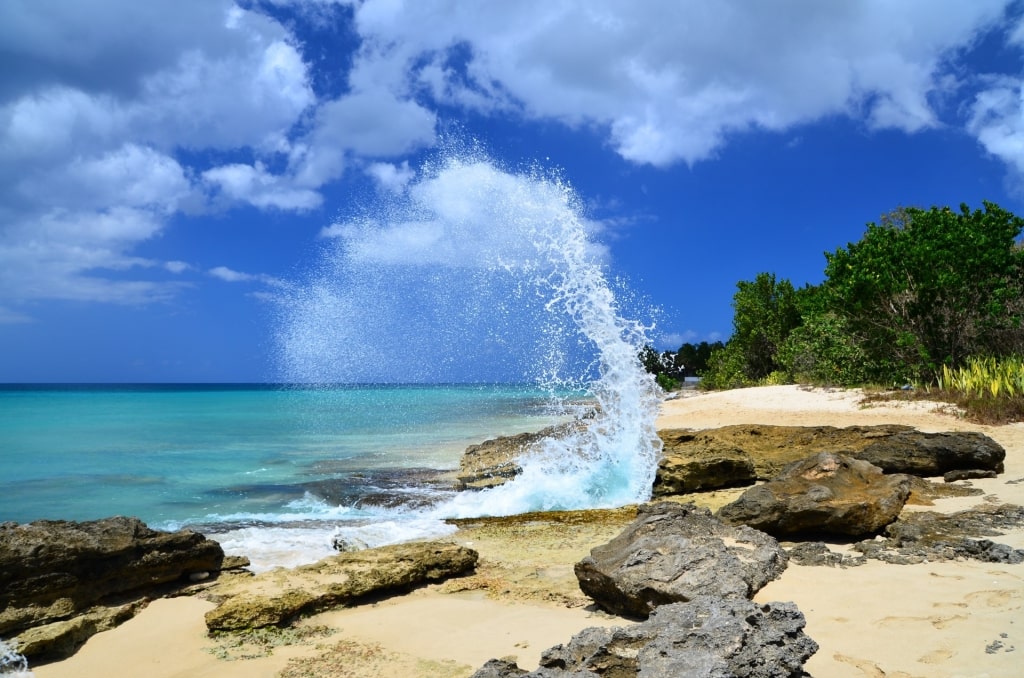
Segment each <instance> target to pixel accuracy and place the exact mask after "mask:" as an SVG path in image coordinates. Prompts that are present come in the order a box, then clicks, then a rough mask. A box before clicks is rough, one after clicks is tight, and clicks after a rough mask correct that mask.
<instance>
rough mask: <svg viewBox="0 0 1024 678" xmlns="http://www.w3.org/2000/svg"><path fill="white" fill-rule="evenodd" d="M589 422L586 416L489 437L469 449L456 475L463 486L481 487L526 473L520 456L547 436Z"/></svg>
mask: <svg viewBox="0 0 1024 678" xmlns="http://www.w3.org/2000/svg"><path fill="white" fill-rule="evenodd" d="M586 425H587V421H586V419H576V420H573V421H570V422H566V423H564V424H556V425H554V426H548V427H547V428H544V429H541V430H540V431H537V432H536V433H519V434H516V435H511V436H499V437H497V438H492V439H491V440H485V441H484V442H482V443H480V444H479V445H470V446H469V447H467V448H466V451H465V452H464V453H463V455H462V458H461V459H460V461H459V471H458V473H457V474H456V476H455V477H456V480H457V481H458V487H459V489H463V490H466V489H472V490H480V489H486V488H488V487H495V486H497V485H501V484H503V483H505V482H506V481H508V480H511V479H512V478H515V477H516V476H518V475H519V474H520V473H522V472H523V468H522V466H521V465H520V459H521V458H522V457H523V455H526V454H529V453H530V452H532V451H534V450H536V449H537V446H538V445H540V444H541V443H542V442H543V441H544V440H545V439H548V438H556V439H557V438H565V437H567V436H569V435H572V434H573V433H578V432H579V431H581V430H582V429H583V428H585V427H586Z"/></svg>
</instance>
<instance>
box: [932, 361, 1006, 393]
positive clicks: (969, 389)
mask: <svg viewBox="0 0 1024 678" xmlns="http://www.w3.org/2000/svg"><path fill="white" fill-rule="evenodd" d="M937 386H938V388H939V390H940V391H950V392H953V393H959V394H961V395H964V396H966V397H968V398H1000V397H1004V398H1016V397H1019V396H1024V358H1021V357H1016V356H1015V357H1009V358H999V359H996V358H968V359H967V362H966V363H965V364H964V365H963V367H960V368H957V369H955V370H954V369H950V368H949V367H948V366H946V365H943V366H942V373H941V374H940V375H939V377H938V379H937Z"/></svg>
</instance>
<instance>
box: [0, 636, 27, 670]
mask: <svg viewBox="0 0 1024 678" xmlns="http://www.w3.org/2000/svg"><path fill="white" fill-rule="evenodd" d="M33 675H34V674H33V673H32V672H31V671H29V670H28V660H26V659H25V657H24V655H22V654H20V653H19V652H18V651H17V650H15V649H14V648H13V647H12V646H11V645H10V644H8V643H7V642H6V641H4V640H2V639H0V676H9V677H10V678H32V676H33Z"/></svg>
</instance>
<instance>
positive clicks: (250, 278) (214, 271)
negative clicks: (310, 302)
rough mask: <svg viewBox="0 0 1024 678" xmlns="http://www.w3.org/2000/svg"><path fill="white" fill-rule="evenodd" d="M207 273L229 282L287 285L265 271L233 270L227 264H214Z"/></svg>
mask: <svg viewBox="0 0 1024 678" xmlns="http://www.w3.org/2000/svg"><path fill="white" fill-rule="evenodd" d="M209 274H210V275H212V276H213V277H214V278H219V279H220V280H223V281H224V282H229V283H252V282H255V283H262V284H264V285H268V286H270V287H278V288H285V287H288V283H287V282H285V281H283V280H280V279H279V278H275V277H274V276H271V275H267V274H266V273H242V272H241V271H235V270H233V269H230V268H228V267H227V266H215V267H214V268H211V269H210V270H209Z"/></svg>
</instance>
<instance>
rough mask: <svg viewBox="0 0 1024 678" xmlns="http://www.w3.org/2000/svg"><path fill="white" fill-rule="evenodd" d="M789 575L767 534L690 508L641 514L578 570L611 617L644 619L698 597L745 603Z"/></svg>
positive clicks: (650, 508)
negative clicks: (784, 573) (743, 600)
mask: <svg viewBox="0 0 1024 678" xmlns="http://www.w3.org/2000/svg"><path fill="white" fill-rule="evenodd" d="M785 568H786V555H785V552H784V551H783V550H782V549H781V548H780V547H779V544H778V542H776V541H775V540H774V539H772V538H771V537H769V536H768V535H766V534H764V533H761V532H758V531H756V530H752V529H750V528H747V527H743V526H741V527H730V526H728V525H725V524H723V523H722V522H720V521H719V520H717V519H715V518H714V517H712V515H711V512H710V511H708V510H707V509H705V508H698V507H697V506H694V505H693V504H676V503H671V502H662V503H658V504H651V505H647V506H642V507H640V509H639V511H638V514H637V519H636V520H635V521H634V522H633V523H632V524H630V525H629V526H627V527H626V529H625V530H624V531H623V532H622V533H621V534H619V535H618V536H617V537H615V538H614V539H612V540H611V541H610V542H608V543H607V544H604V545H603V546H598V547H595V548H594V549H592V550H591V551H590V556H588V557H586V558H584V559H583V560H581V561H580V562H578V563H577V564H576V567H575V571H576V578H577V579H578V580H579V585H580V589H581V590H582V591H583V592H584V593H585V594H587V595H588V596H590V597H591V598H593V599H594V601H595V602H597V604H598V605H600V606H601V607H602V608H604V609H606V610H608V611H609V612H613V613H616V614H621V615H626V616H632V617H640V618H643V617H647V615H649V614H650V613H651V611H652V610H653V609H654V608H655V607H657V606H659V605H665V604H668V603H674V602H680V601H687V600H691V599H693V598H696V597H698V596H702V595H704V596H707V595H715V596H719V597H723V598H749V597H751V596H753V594H754V593H756V592H757V591H758V590H759V589H760V588H761V587H763V586H764V585H765V584H767V583H768V582H769V581H771V580H772V579H775V578H776V577H778V576H779V575H780V574H781V573H782V571H783V570H784V569H785Z"/></svg>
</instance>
